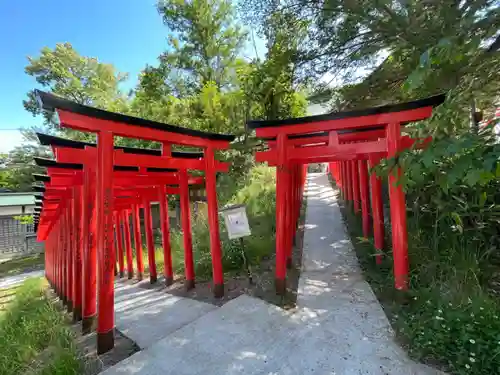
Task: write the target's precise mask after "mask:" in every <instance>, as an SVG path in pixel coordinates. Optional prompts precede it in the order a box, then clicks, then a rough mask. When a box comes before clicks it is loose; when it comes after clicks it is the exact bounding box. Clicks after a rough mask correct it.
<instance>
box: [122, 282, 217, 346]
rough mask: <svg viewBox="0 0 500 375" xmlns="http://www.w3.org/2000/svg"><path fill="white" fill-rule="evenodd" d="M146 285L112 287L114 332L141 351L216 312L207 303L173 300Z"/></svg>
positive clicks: (214, 307) (160, 290)
mask: <svg viewBox="0 0 500 375" xmlns="http://www.w3.org/2000/svg"><path fill="white" fill-rule="evenodd" d="M148 284H149V282H148V281H144V282H142V283H136V284H132V283H130V282H117V283H116V284H115V322H116V328H117V329H118V330H120V332H122V333H123V334H124V335H125V336H127V337H129V338H130V339H132V340H133V341H135V343H137V345H138V346H139V347H140V348H141V349H144V348H147V347H149V346H150V345H152V344H153V343H155V342H157V341H158V340H160V339H162V338H164V337H166V336H168V335H170V334H171V333H172V332H175V331H177V330H178V329H179V328H181V327H183V326H185V325H186V324H188V323H191V322H192V321H194V320H196V319H198V318H199V317H200V316H202V315H204V314H206V313H208V312H209V311H212V310H214V309H217V307H216V306H214V305H211V304H208V303H204V302H198V301H195V300H193V299H189V298H183V297H176V296H173V295H171V294H168V293H166V292H165V291H164V290H162V289H159V288H151V286H149V285H148Z"/></svg>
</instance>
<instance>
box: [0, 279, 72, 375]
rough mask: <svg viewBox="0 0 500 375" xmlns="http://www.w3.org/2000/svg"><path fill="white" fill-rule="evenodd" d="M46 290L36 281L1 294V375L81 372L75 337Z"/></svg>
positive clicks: (42, 284) (40, 280) (30, 281)
mask: <svg viewBox="0 0 500 375" xmlns="http://www.w3.org/2000/svg"><path fill="white" fill-rule="evenodd" d="M46 289H47V284H46V282H45V281H44V280H42V279H38V278H37V279H30V280H27V281H26V282H25V283H24V284H23V285H21V286H19V287H16V288H11V289H8V290H3V291H2V292H1V294H0V300H1V299H3V300H4V301H5V303H4V304H2V303H0V374H1V375H3V374H5V375H15V374H25V373H28V374H43V375H49V374H51V375H52V374H61V375H62V374H65V375H66V374H79V373H81V368H82V365H81V362H80V360H79V358H78V355H77V351H76V348H75V345H74V343H73V334H72V332H71V330H70V329H69V327H68V326H67V325H66V323H65V321H64V316H63V315H62V314H61V313H60V312H59V311H58V310H57V308H56V306H55V305H54V303H53V302H52V301H51V300H50V299H49V297H48V296H47V294H46ZM6 296H7V297H6ZM6 298H9V300H6Z"/></svg>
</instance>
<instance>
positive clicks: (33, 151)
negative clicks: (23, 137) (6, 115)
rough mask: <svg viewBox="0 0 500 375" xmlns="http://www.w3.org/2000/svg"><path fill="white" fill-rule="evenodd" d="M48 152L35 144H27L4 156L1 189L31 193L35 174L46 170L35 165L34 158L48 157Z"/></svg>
mask: <svg viewBox="0 0 500 375" xmlns="http://www.w3.org/2000/svg"><path fill="white" fill-rule="evenodd" d="M48 154H49V152H48V150H46V149H45V148H43V147H39V146H37V145H36V144H33V143H25V144H23V145H21V146H18V147H16V148H14V149H13V150H12V151H10V152H9V153H8V154H5V155H3V156H2V161H1V162H0V187H3V188H7V189H9V190H13V191H31V186H32V184H33V182H34V180H33V173H42V174H43V171H44V169H43V168H40V167H38V166H36V165H35V164H34V163H33V157H35V156H41V157H47V156H48Z"/></svg>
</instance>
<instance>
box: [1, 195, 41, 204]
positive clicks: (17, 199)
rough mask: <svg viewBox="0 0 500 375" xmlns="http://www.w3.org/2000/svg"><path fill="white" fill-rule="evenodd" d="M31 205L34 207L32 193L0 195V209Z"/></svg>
mask: <svg viewBox="0 0 500 375" xmlns="http://www.w3.org/2000/svg"><path fill="white" fill-rule="evenodd" d="M33 205H35V194H33V193H0V207H6V206H33Z"/></svg>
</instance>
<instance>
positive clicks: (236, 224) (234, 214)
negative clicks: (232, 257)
mask: <svg viewBox="0 0 500 375" xmlns="http://www.w3.org/2000/svg"><path fill="white" fill-rule="evenodd" d="M219 212H220V213H221V214H222V215H223V217H224V223H225V225H226V230H227V234H228V237H229V239H230V240H235V239H239V240H240V245H241V256H242V258H243V264H244V266H245V269H246V270H247V274H248V282H249V283H250V284H253V280H252V270H251V268H250V263H249V262H248V259H247V256H246V253H245V243H244V241H243V237H246V236H249V235H251V234H252V232H251V231H250V225H249V224H248V218H247V213H246V210H245V205H244V204H236V205H233V206H228V207H224V208H223V209H221V210H220V211H219Z"/></svg>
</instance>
